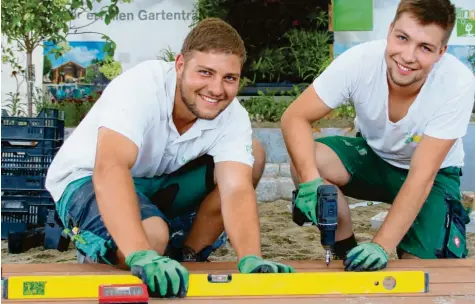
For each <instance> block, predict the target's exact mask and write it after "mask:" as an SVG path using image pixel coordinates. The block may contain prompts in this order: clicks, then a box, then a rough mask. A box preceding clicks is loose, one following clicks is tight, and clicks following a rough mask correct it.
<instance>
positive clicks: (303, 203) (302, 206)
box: [295, 177, 323, 225]
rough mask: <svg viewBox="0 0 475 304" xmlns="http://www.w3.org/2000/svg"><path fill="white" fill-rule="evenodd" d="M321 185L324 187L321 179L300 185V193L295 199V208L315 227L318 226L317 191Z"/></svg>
mask: <svg viewBox="0 0 475 304" xmlns="http://www.w3.org/2000/svg"><path fill="white" fill-rule="evenodd" d="M320 185H323V179H322V178H321V177H319V178H316V179H314V180H311V181H309V182H306V183H301V184H299V191H298V194H297V197H296V198H295V207H297V208H298V209H299V210H300V211H301V212H302V213H303V214H305V216H307V218H308V219H309V220H310V221H312V222H313V223H314V224H315V225H317V202H318V200H317V189H318V187H319V186H320Z"/></svg>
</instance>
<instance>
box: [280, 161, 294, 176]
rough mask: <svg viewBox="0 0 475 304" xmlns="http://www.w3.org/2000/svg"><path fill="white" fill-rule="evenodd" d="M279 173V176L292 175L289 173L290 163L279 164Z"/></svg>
mask: <svg viewBox="0 0 475 304" xmlns="http://www.w3.org/2000/svg"><path fill="white" fill-rule="evenodd" d="M279 175H280V176H281V177H292V175H291V174H290V164H289V163H284V164H280V172H279Z"/></svg>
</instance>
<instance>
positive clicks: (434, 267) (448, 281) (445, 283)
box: [2, 259, 475, 304]
mask: <svg viewBox="0 0 475 304" xmlns="http://www.w3.org/2000/svg"><path fill="white" fill-rule="evenodd" d="M287 263H289V264H290V265H292V266H294V267H295V269H296V271H298V272H309V271H312V272H315V271H343V265H342V263H341V261H333V262H332V264H331V265H330V266H329V267H328V268H327V267H326V265H325V264H324V263H323V262H322V261H288V262H287ZM184 265H185V267H187V268H188V269H189V270H190V272H192V273H223V272H233V273H235V272H237V269H236V264H235V263H231V262H212V263H184ZM387 270H423V271H426V272H428V273H429V280H430V284H429V292H428V293H426V294H397V295H331V296H298V297H265V298H262V297H236V298H185V299H172V300H166V299H153V300H151V301H149V303H167V302H168V303H193V304H201V303H211V304H213V303H251V304H254V303H265V304H270V303H273V304H274V303H279V304H280V303H292V304H294V303H295V304H296V303H330V304H333V303H347V304H360V303H372V304H379V303H381V304H382V303H384V304H392V303H394V304H400V303H401V304H402V303H409V304H410V303H417V304H424V303H434V304H462V303H463V304H465V303H467V304H468V303H472V304H473V303H475V259H465V260H403V261H402V260H394V261H393V260H392V261H390V263H389V265H388V268H387ZM112 272H116V273H124V272H123V271H121V270H116V269H114V268H112V267H109V266H106V265H92V264H89V265H78V264H2V275H3V277H8V276H11V275H27V274H28V275H31V274H34V275H52V274H61V275H68V274H94V273H97V274H104V273H106V274H109V273H112ZM125 273H127V272H125ZM315 284H318V282H315ZM2 302H4V303H26V302H28V301H21V302H20V301H18V300H15V301H14V300H10V301H5V300H2ZM28 303H31V302H28ZM35 303H53V301H44V302H39V301H35ZM54 303H58V302H54ZM59 303H97V301H84V300H80V299H78V300H77V301H69V300H68V301H67V302H59Z"/></svg>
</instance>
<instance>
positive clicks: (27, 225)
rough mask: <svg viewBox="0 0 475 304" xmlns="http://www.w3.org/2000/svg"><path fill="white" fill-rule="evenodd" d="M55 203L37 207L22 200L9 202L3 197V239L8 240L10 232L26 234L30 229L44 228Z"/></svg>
mask: <svg viewBox="0 0 475 304" xmlns="http://www.w3.org/2000/svg"><path fill="white" fill-rule="evenodd" d="M52 209H54V203H51V204H49V205H35V204H32V203H28V202H25V201H22V200H9V199H5V198H4V197H3V196H2V214H1V220H2V222H1V227H2V233H1V238H2V239H7V238H8V234H9V233H10V232H24V231H26V230H28V229H32V228H37V227H44V226H45V223H46V220H47V215H48V211H49V210H52Z"/></svg>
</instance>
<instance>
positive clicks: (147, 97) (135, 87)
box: [97, 64, 160, 149]
mask: <svg viewBox="0 0 475 304" xmlns="http://www.w3.org/2000/svg"><path fill="white" fill-rule="evenodd" d="M149 71H150V70H149V69H148V68H147V67H145V66H144V65H143V64H140V65H138V66H136V67H133V68H131V69H129V70H127V71H125V72H124V73H122V74H121V75H119V76H118V77H116V78H114V79H113V80H112V81H111V82H110V83H109V85H108V86H107V87H106V88H105V90H104V91H103V93H102V95H101V97H100V99H99V100H98V106H99V109H100V113H99V114H98V115H97V117H98V125H97V127H98V128H100V127H106V128H109V129H111V130H114V131H116V132H118V133H121V134H122V135H124V136H126V137H127V138H129V139H130V140H131V141H133V142H134V143H135V144H136V145H137V147H138V148H139V149H140V148H141V146H142V143H143V140H144V135H145V131H146V130H147V128H148V126H149V123H150V122H151V121H152V119H153V118H154V117H155V118H159V117H160V107H159V106H158V103H157V101H156V99H157V96H156V88H157V84H156V83H154V80H153V79H154V78H153V77H152V75H151V73H150V72H149ZM149 74H150V75H149Z"/></svg>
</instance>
